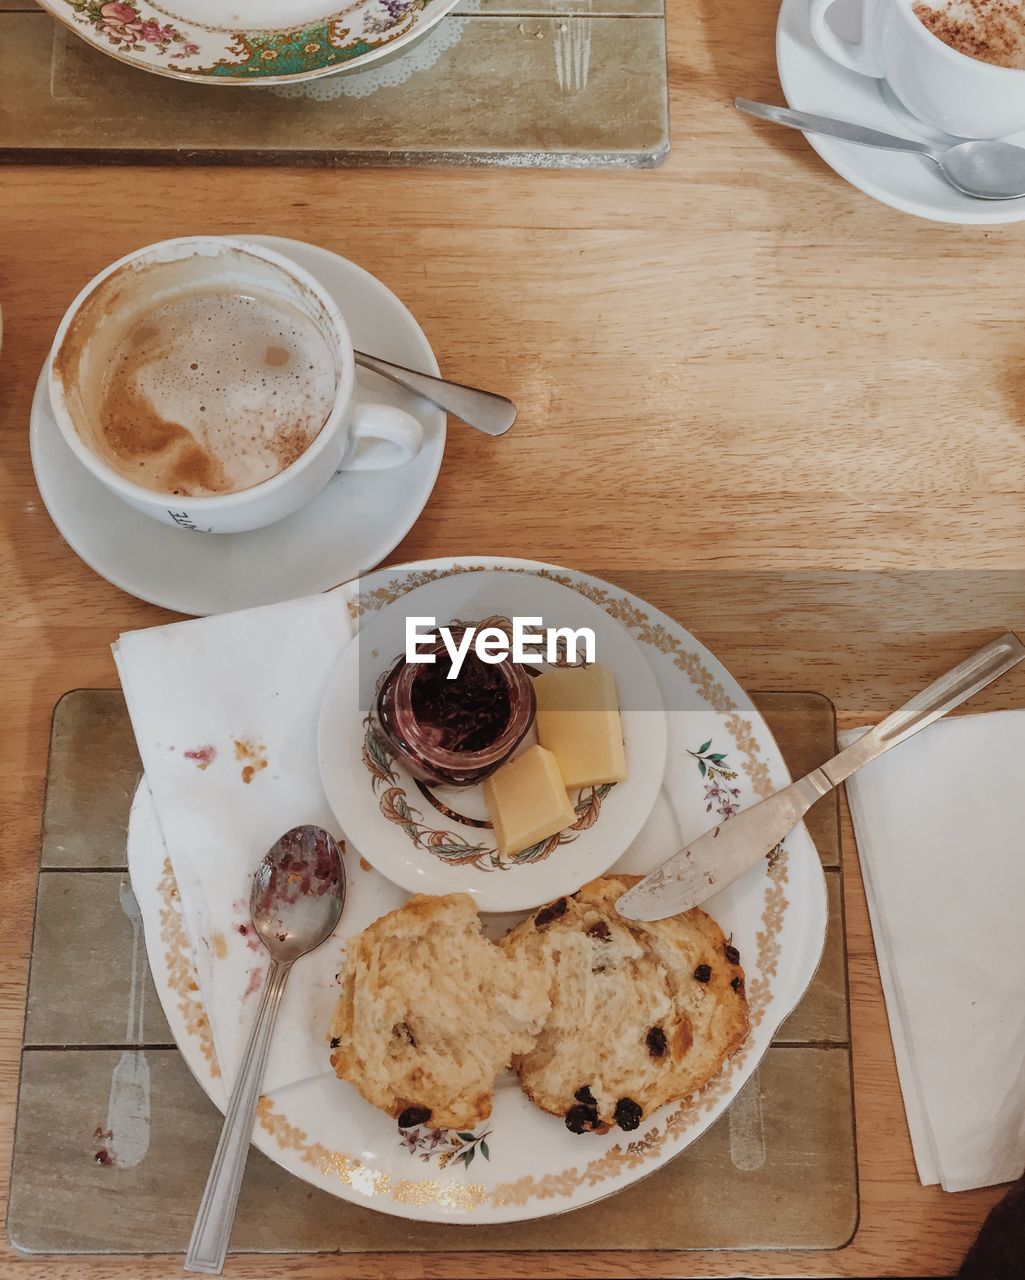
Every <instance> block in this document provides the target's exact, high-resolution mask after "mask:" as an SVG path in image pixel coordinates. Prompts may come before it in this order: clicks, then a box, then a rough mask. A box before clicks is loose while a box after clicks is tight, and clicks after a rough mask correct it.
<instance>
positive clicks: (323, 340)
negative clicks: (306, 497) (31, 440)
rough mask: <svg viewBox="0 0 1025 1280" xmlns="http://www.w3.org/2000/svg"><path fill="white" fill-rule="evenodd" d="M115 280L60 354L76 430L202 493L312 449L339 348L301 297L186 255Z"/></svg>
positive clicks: (131, 468)
mask: <svg viewBox="0 0 1025 1280" xmlns="http://www.w3.org/2000/svg"><path fill="white" fill-rule="evenodd" d="M153 273H157V274H155V275H154V278H153V279H152V281H151V280H149V279H148V278H147V276H148V275H150V274H153ZM112 281H113V284H112V285H111V282H108V285H109V286H111V287H108V288H106V289H105V290H103V289H101V290H100V291H98V294H97V296H95V297H93V298H90V299H88V300H87V301H86V303H85V304H84V305H83V307H82V309H81V311H80V312H79V314H78V315H77V316H76V319H75V322H74V324H73V325H72V327H71V329H69V331H68V333H67V335H66V337H65V340H64V342H63V343H62V345H61V349H60V351H59V352H58V353H57V356H56V358H55V361H54V368H55V372H56V373H57V375H58V376H59V377H61V379H62V381H63V382H64V384H65V385H66V386H69V387H70V388H72V390H73V394H74V399H75V401H76V402H77V407H76V411H75V414H74V416H75V422H76V428H77V430H78V432H79V434H80V435H81V436H82V438H83V440H84V442H85V443H86V444H88V446H89V447H90V449H91V450H92V451H93V452H94V453H95V454H96V455H97V456H98V457H100V458H101V459H102V460H103V461H104V462H106V463H107V464H108V466H110V467H112V468H113V469H114V470H115V471H116V472H117V473H118V474H119V475H121V476H123V477H124V478H125V479H126V480H131V481H133V482H134V483H136V484H138V485H142V486H143V487H145V488H147V489H151V490H154V491H156V492H158V493H166V494H174V495H176V496H189V497H197V496H203V495H209V494H225V493H234V492H238V491H241V490H244V489H249V488H252V487H253V486H254V485H257V484H260V483H261V482H263V481H265V480H268V479H269V478H270V477H272V476H274V475H277V474H278V473H279V472H281V471H284V470H285V468H286V467H288V466H290V465H291V464H292V463H293V462H295V461H296V460H297V459H298V458H299V457H300V456H301V455H302V453H303V452H304V451H305V450H306V449H308V448H309V446H310V445H311V444H312V443H313V441H314V440H315V439H316V438H317V436H318V434H319V433H320V430H321V428H322V427H323V425H324V423H325V422H326V421H327V419H328V417H329V415H330V413H331V409H332V405H333V403H334V398H335V394H336V385H337V357H336V353H335V352H334V351H333V349H332V347H331V344H330V342H329V340H328V338H327V336H326V335H325V331H324V328H323V327H322V326H321V325H319V324H318V323H317V322H316V321H315V319H314V318H313V316H312V315H311V314H310V313H309V312H308V311H307V310H304V309H303V308H302V307H301V306H300V305H298V303H297V301H295V300H293V299H291V298H289V297H287V296H286V295H285V294H283V293H280V292H278V291H276V290H275V289H273V288H263V287H262V286H260V285H254V284H250V283H246V284H244V285H242V284H240V282H239V281H238V280H232V279H231V278H230V277H229V278H224V279H221V280H218V279H216V278H214V279H211V278H210V277H209V273H208V271H207V272H203V271H202V270H201V269H195V268H192V267H190V265H189V264H188V263H186V264H173V265H172V266H170V267H160V268H150V269H149V271H148V272H145V271H144V272H142V273H136V275H135V276H134V277H133V276H131V275H129V276H128V278H127V279H126V280H124V281H119V280H118V277H113V278H112ZM154 286H158V287H154ZM76 326H77V331H76Z"/></svg>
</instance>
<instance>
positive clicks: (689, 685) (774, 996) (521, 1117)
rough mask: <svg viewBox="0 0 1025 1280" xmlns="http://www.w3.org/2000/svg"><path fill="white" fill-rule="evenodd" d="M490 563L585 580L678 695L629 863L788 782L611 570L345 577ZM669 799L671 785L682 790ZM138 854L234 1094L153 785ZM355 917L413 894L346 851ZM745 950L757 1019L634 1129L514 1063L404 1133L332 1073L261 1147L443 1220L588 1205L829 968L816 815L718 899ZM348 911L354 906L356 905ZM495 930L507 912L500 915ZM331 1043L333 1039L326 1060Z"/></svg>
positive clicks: (199, 1044)
mask: <svg viewBox="0 0 1025 1280" xmlns="http://www.w3.org/2000/svg"><path fill="white" fill-rule="evenodd" d="M480 569H497V570H500V571H502V572H504V573H509V574H510V575H535V576H539V577H542V578H545V579H547V580H550V581H554V582H558V583H561V584H562V585H564V586H569V587H572V588H573V589H574V590H576V591H579V592H580V593H581V594H582V595H584V596H586V598H587V599H589V600H590V601H591V602H592V603H593V604H596V605H597V606H598V607H600V608H602V609H605V610H606V611H607V612H608V613H609V614H611V615H612V616H613V617H615V618H617V619H618V620H619V621H620V622H621V623H622V624H623V625H624V626H625V627H626V628H627V630H628V631H629V632H630V633H631V635H632V636H633V638H634V639H635V640H636V641H638V643H639V644H640V647H641V650H642V652H643V653H644V656H645V658H646V660H647V661H648V663H649V664H650V666H651V669H652V672H653V674H654V676H655V679H656V680H657V682H658V685H659V689H660V691H661V694H662V701H663V703H664V705H665V707H666V716H667V728H668V739H669V743H668V752H667V756H666V774H665V785H664V787H663V790H662V792H661V793H660V795H659V798H658V800H657V801H656V803H655V806H654V808H653V809H652V812H651V814H650V815H649V818H648V821H647V822H646V823H645V825H644V827H643V828H642V830H641V833H640V835H639V836H638V838H637V839H636V840H635V841H634V843H633V844H632V845H631V847H630V849H629V850H628V851H627V853H626V854H625V855H624V857H623V858H622V859H621V860H620V862H619V863H618V864H617V869H618V870H624V871H631V872H641V871H645V870H648V869H650V868H651V867H652V866H654V865H655V864H656V863H657V862H658V861H659V860H661V859H662V858H664V857H665V856H667V854H669V853H671V852H673V851H674V850H675V849H676V848H677V847H679V845H681V844H683V843H685V842H686V840H688V839H690V838H692V837H693V836H695V835H697V834H698V833H699V832H701V831H703V830H705V829H706V828H707V827H708V825H709V823H710V822H712V821H718V820H720V819H721V818H722V817H724V816H726V817H728V816H729V815H730V814H731V813H733V812H735V811H736V810H737V809H738V808H743V807H745V806H746V805H748V804H751V803H753V802H754V801H755V800H757V799H758V798H759V797H761V796H764V795H766V794H768V793H770V792H771V791H773V790H775V789H777V788H778V787H781V786H783V785H785V784H786V783H787V782H788V781H789V775H788V773H787V770H786V766H785V765H784V763H783V758H782V756H781V754H780V752H779V748H778V747H777V746H776V743H775V742H774V740H773V738H772V735H771V733H770V732H769V729H768V727H767V726H766V724H765V722H764V720H762V718H761V716H760V715H759V713H758V711H757V710H756V709H755V707H754V705H753V704H752V702H751V700H750V699H749V698H748V696H747V695H746V694H745V693H744V692H743V690H742V689H741V688H740V686H739V685H738V684H737V682H736V681H735V680H734V679H733V677H732V676H731V675H730V674H729V672H728V671H726V669H725V668H724V667H723V666H722V665H721V664H720V663H719V662H718V661H717V659H716V658H714V657H713V656H712V654H711V653H709V652H708V650H707V649H705V648H704V646H703V645H701V644H700V643H699V642H698V641H697V640H696V639H695V638H694V637H693V636H692V635H690V633H689V632H688V631H686V630H685V629H684V628H683V627H682V626H681V625H680V624H679V623H678V622H675V621H674V620H673V619H671V618H669V617H668V616H666V615H665V614H663V613H661V612H660V611H659V610H657V609H655V608H654V607H653V606H651V605H649V604H646V603H645V602H644V601H643V600H641V599H639V598H638V597H636V596H633V595H631V594H630V593H628V592H626V591H623V590H621V589H620V588H618V587H615V586H612V585H610V584H609V583H606V582H602V581H600V580H599V579H597V578H592V577H588V576H587V575H584V574H580V573H576V572H575V571H571V570H566V569H556V568H552V567H550V566H545V565H541V564H537V563H533V562H529V561H521V560H503V559H493V558H478V559H468V558H459V559H448V560H436V561H431V562H424V563H420V564H414V565H407V566H402V567H399V568H394V569H383V570H378V571H377V572H375V573H373V574H370V575H368V576H367V577H364V578H363V579H360V580H358V581H356V582H355V583H352V584H349V585H348V586H346V587H343V588H340V589H341V590H345V591H346V592H347V593H348V595H349V598H350V611H351V613H352V616H353V618H354V620H356V621H357V622H360V621H365V620H366V619H368V618H370V617H372V616H373V615H374V614H376V613H377V612H378V611H380V610H381V609H383V608H384V606H385V605H387V604H389V603H391V602H392V601H394V600H396V599H399V598H400V597H401V596H403V595H404V594H406V593H407V592H409V591H412V590H414V589H415V588H417V587H420V586H423V585H424V583H426V582H430V581H433V580H435V579H437V578H441V577H446V576H449V575H455V574H460V573H466V572H470V571H475V570H480ZM670 796H671V799H670ZM128 865H129V871H130V873H131V878H132V885H133V888H134V890H135V893H136V896H137V898H138V900H139V905H140V908H141V910H142V915H143V921H144V925H145V934H146V945H147V951H148V955H149V961H150V966H151V969H152V972H153V978H154V982H155V984H156V988H157V991H158V993H159V995H160V999H161V1003H162V1005H163V1008H164V1012H165V1014H166V1016H167V1019H168V1023H169V1024H170V1027H171V1029H172V1031H173V1033H174V1036H175V1039H176V1041H177V1043H178V1045H179V1047H180V1049H181V1051H182V1054H183V1056H184V1058H185V1060H186V1062H187V1063H188V1064H189V1066H190V1067H191V1068H192V1070H193V1072H194V1073H195V1075H196V1077H197V1079H198V1080H199V1081H200V1083H201V1084H202V1085H203V1087H204V1088H205V1089H206V1091H207V1092H208V1093H209V1094H210V1096H211V1098H212V1099H213V1100H214V1102H215V1103H217V1105H218V1106H220V1107H221V1108H222V1109H223V1107H224V1103H225V1095H224V1088H223V1084H222V1082H221V1080H220V1077H219V1072H218V1068H217V1063H216V1060H215V1056H214V1051H213V1046H212V1040H211V1036H210V1030H209V1027H208V1025H207V1023H206V1015H205V1011H204V1009H203V1006H202V1001H201V999H200V996H199V993H198V990H197V987H196V981H195V967H194V965H193V961H192V956H191V953H190V951H189V947H188V943H187V942H186V939H185V933H184V929H183V926H182V922H181V916H180V911H179V908H178V903H177V889H176V885H175V882H174V876H173V873H172V871H171V866H170V863H169V861H168V860H167V858H166V854H165V850H164V846H163V842H162V840H161V838H160V834H159V829H158V827H157V824H156V819H155V816H154V814H153V809H152V804H151V802H150V800H149V793H148V791H147V790H146V788H145V786H144V785H143V786H141V787H140V790H139V792H138V793H137V795H136V799H135V803H134V805H133V808H132V816H131V820H130V823H129V832H128ZM347 865H348V868H349V874H350V877H351V883H350V892H351V895H352V897H353V899H354V900H355V902H356V903H358V909H357V910H356V912H355V917H356V919H355V923H354V927H360V925H361V922H362V921H364V920H365V919H367V918H368V917H371V916H373V915H375V914H380V913H382V912H384V911H386V910H389V909H390V908H391V907H393V906H394V905H395V904H396V902H397V901H399V900H401V899H402V897H403V894H402V892H401V891H400V890H398V889H396V888H395V886H393V885H391V884H389V883H388V882H387V881H386V880H385V879H384V877H383V876H381V875H379V874H378V873H377V872H376V871H374V870H372V869H370V868H369V867H366V868H362V867H360V866H358V865H357V863H356V860H355V858H354V857H353V856H352V854H349V855H347ZM705 905H706V907H707V908H708V910H709V911H710V912H711V913H712V914H713V915H714V916H715V917H716V919H717V920H718V921H719V923H720V924H721V925H722V927H723V929H724V930H725V931H726V933H727V934H732V938H733V943H734V945H735V946H737V948H738V949H739V951H740V953H741V961H742V963H743V965H744V967H745V970H746V974H747V993H748V1000H749V1004H750V1013H751V1033H750V1035H749V1037H748V1039H747V1041H746V1042H745V1043H744V1045H743V1046H742V1047H741V1048H740V1049H739V1050H738V1052H737V1053H736V1054H734V1056H733V1057H732V1058H731V1059H730V1061H729V1062H728V1063H727V1064H726V1065H725V1066H724V1068H723V1070H722V1071H721V1072H720V1074H719V1075H718V1076H717V1077H716V1078H715V1079H714V1080H713V1081H712V1082H711V1083H710V1084H709V1085H708V1087H707V1088H706V1089H704V1090H702V1092H701V1093H699V1094H697V1095H695V1096H694V1097H693V1098H690V1099H687V1100H686V1101H684V1102H680V1103H674V1104H671V1105H669V1106H667V1107H663V1108H661V1109H660V1110H659V1111H656V1112H654V1113H653V1114H651V1115H650V1116H647V1117H645V1118H644V1120H643V1121H642V1123H641V1126H640V1128H639V1129H638V1130H637V1131H636V1132H633V1133H630V1134H624V1133H621V1132H620V1131H618V1130H615V1129H613V1130H612V1131H610V1132H609V1133H607V1134H604V1135H598V1134H585V1135H580V1136H577V1135H574V1134H571V1133H570V1132H569V1131H568V1130H567V1129H566V1127H565V1125H564V1124H563V1123H562V1122H561V1121H560V1120H559V1119H558V1118H557V1117H554V1116H550V1115H546V1114H544V1113H543V1112H541V1111H539V1110H537V1109H536V1108H534V1107H533V1106H532V1105H531V1104H530V1103H529V1102H528V1101H527V1100H526V1098H525V1097H524V1095H523V1094H522V1093H521V1091H520V1090H519V1088H518V1087H517V1085H516V1082H515V1080H514V1079H513V1078H512V1077H506V1078H504V1079H503V1080H501V1081H500V1082H499V1085H498V1088H497V1090H496V1095H495V1106H494V1110H493V1112H492V1114H491V1117H490V1119H489V1120H488V1121H487V1122H486V1123H485V1124H482V1125H480V1126H478V1127H477V1128H476V1129H474V1130H473V1131H472V1132H471V1131H469V1130H467V1131H465V1132H456V1131H440V1132H437V1131H432V1130H430V1129H428V1128H426V1127H424V1126H420V1127H418V1128H416V1129H411V1130H408V1131H405V1132H400V1131H399V1130H398V1128H397V1126H396V1123H395V1121H394V1120H392V1119H390V1118H389V1117H388V1116H386V1115H384V1114H383V1113H382V1112H379V1111H377V1110H375V1109H374V1108H372V1107H371V1106H369V1105H368V1104H367V1103H366V1102H364V1101H363V1100H362V1099H361V1098H360V1097H359V1095H358V1094H357V1093H356V1091H355V1090H354V1089H353V1088H352V1087H351V1086H350V1085H348V1084H346V1083H344V1082H342V1081H339V1080H337V1079H335V1077H334V1076H333V1075H332V1074H330V1072H325V1074H324V1075H323V1076H318V1077H316V1078H314V1079H310V1080H305V1081H302V1082H300V1083H298V1084H294V1085H290V1086H288V1087H287V1088H283V1089H279V1090H277V1091H276V1092H274V1093H271V1094H269V1095H266V1096H264V1097H263V1098H261V1100H260V1104H259V1108H258V1115H257V1125H256V1130H255V1133H254V1136H253V1140H254V1142H255V1143H256V1145H257V1146H258V1147H259V1148H260V1149H261V1150H262V1151H263V1152H265V1154H267V1155H268V1156H269V1157H270V1158H271V1159H272V1160H274V1161H276V1162H277V1163H278V1164H280V1165H281V1166H282V1167H283V1168H285V1169H288V1170H289V1171H290V1172H292V1173H294V1174H296V1175H297V1176H298V1177H300V1178H303V1179H305V1180H306V1181H307V1182H310V1183H311V1184H313V1185H314V1186H318V1187H321V1188H323V1189H324V1190H326V1191H329V1192H331V1193H332V1194H334V1195H337V1196H339V1197H341V1198H342V1199H345V1200H349V1201H352V1202H354V1203H357V1204H362V1205H364V1206H367V1207H369V1208H374V1209H378V1210H381V1211H382V1212H385V1213H391V1214H394V1215H396V1216H399V1217H404V1218H413V1219H419V1220H423V1221H432V1222H441V1221H444V1222H472V1223H487V1222H514V1221H519V1220H523V1219H528V1218H537V1217H544V1216H546V1215H548V1214H554V1213H561V1212H563V1211H565V1210H567V1209H574V1208H578V1207H580V1206H582V1205H585V1204H589V1203H591V1202H592V1201H595V1200H599V1199H601V1198H602V1197H604V1196H606V1195H609V1194H611V1193H613V1192H615V1191H619V1190H621V1189H622V1188H624V1187H627V1186H629V1185H630V1184H631V1183H633V1182H636V1181H637V1180H638V1179H640V1178H642V1177H644V1176H645V1175H646V1174H648V1173H651V1172H653V1171H654V1170H655V1169H657V1168H659V1167H660V1166H661V1165H663V1164H665V1163H666V1162H667V1161H668V1160H671V1159H672V1158H673V1157H674V1156H676V1155H679V1153H680V1152H681V1151H683V1150H684V1149H685V1148H686V1147H688V1146H689V1145H690V1144H691V1143H692V1142H693V1141H694V1140H695V1139H696V1138H698V1137H699V1136H700V1135H701V1134H702V1133H704V1132H705V1130H706V1129H707V1128H708V1127H709V1126H710V1125H711V1124H712V1123H713V1122H714V1121H715V1120H716V1119H717V1118H718V1117H719V1116H720V1115H721V1114H722V1113H723V1112H724V1111H725V1110H726V1108H727V1107H728V1106H729V1104H730V1103H731V1102H732V1100H733V1099H734V1098H735V1097H736V1096H737V1094H738V1093H739V1092H740V1090H741V1088H742V1087H743V1085H744V1084H745V1082H746V1081H747V1080H748V1079H749V1078H750V1076H751V1074H752V1073H753V1071H754V1070H755V1068H756V1067H757V1065H758V1062H759V1060H760V1059H761V1057H762V1055H763V1054H764V1053H765V1051H766V1050H767V1049H768V1047H769V1044H770V1041H771V1039H772V1036H773V1034H774V1032H775V1030H776V1028H777V1027H778V1026H779V1025H780V1023H781V1022H782V1021H783V1019H784V1018H785V1017H786V1016H787V1015H788V1014H789V1013H790V1012H791V1010H792V1009H793V1008H794V1006H795V1005H796V1004H797V1002H798V1000H800V998H801V996H802V995H803V993H804V991H805V989H806V988H807V986H808V983H809V982H810V981H811V978H812V976H813V975H814V972H815V969H816V967H817V965H818V961H819V957H820V955H821V951H822V945H823V941H824V939H825V930H826V895H825V881H824V877H823V874H822V869H821V867H820V864H819V859H818V855H817V853H816V851H815V847H814V845H813V844H812V841H811V838H810V837H809V835H808V832H807V830H806V829H805V828H804V826H803V825H802V826H800V827H798V828H797V829H796V830H795V831H793V832H792V833H791V835H790V836H788V837H787V839H786V841H785V843H784V846H783V849H782V851H781V852H780V853H778V854H777V855H776V856H774V857H773V858H770V859H766V860H765V861H764V862H762V863H760V864H759V865H758V866H757V867H755V868H754V869H752V870H751V871H750V872H749V873H748V874H747V875H746V876H744V877H743V879H741V880H739V881H737V882H736V883H735V884H733V885H731V886H730V887H729V888H728V889H727V890H726V891H724V892H723V893H721V894H719V895H718V896H717V897H715V898H713V899H711V900H710V901H709V902H708V903H706V904H705ZM348 910H349V907H348V905H347V907H346V911H348ZM488 919H489V921H490V922H491V927H492V929H493V928H494V927H496V926H498V925H499V923H501V924H502V925H504V924H505V923H506V921H505V920H501V921H500V919H499V918H498V917H489V918H488ZM327 1055H328V1048H327V1045H326V1044H325V1063H326V1062H327Z"/></svg>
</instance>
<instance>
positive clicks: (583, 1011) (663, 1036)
mask: <svg viewBox="0 0 1025 1280" xmlns="http://www.w3.org/2000/svg"><path fill="white" fill-rule="evenodd" d="M639 879H640V877H639V876H608V877H606V878H605V879H602V880H592V881H591V883H590V884H586V885H584V887H583V888H582V889H580V890H579V891H578V892H577V893H575V894H574V895H573V896H572V897H570V898H559V899H558V901H557V902H553V903H551V904H549V905H548V906H546V907H542V908H541V910H540V911H537V912H535V913H534V914H533V915H532V916H529V917H528V918H527V919H526V920H524V921H522V922H521V923H520V924H518V925H516V926H515V928H513V929H512V930H510V932H509V933H507V934H506V936H505V937H504V938H503V939H502V942H501V944H500V945H501V946H502V947H503V948H504V949H505V951H506V953H507V954H508V955H509V957H510V959H512V960H513V961H514V963H515V965H516V969H517V971H518V972H519V973H520V974H521V975H522V976H523V977H524V979H525V980H526V977H527V975H528V974H531V973H534V974H543V975H544V976H545V979H546V980H547V982H548V983H549V990H550V993H551V1010H550V1012H549V1014H548V1017H547V1019H546V1020H545V1024H544V1027H543V1028H542V1030H541V1033H540V1035H539V1036H538V1037H537V1040H536V1041H535V1043H534V1045H533V1047H531V1048H529V1049H527V1050H524V1051H522V1052H521V1053H520V1055H519V1056H518V1057H517V1058H516V1059H515V1060H514V1062H513V1066H514V1067H515V1068H516V1071H517V1072H518V1073H519V1077H520V1082H521V1084H522V1085H523V1089H524V1091H525V1092H526V1094H527V1096H528V1097H529V1098H530V1099H531V1100H532V1101H533V1102H535V1103H537V1105H538V1106H539V1107H542V1108H543V1109H544V1110H545V1111H551V1112H553V1113H554V1114H556V1115H561V1116H564V1117H565V1120H566V1125H567V1127H568V1128H569V1129H571V1130H572V1131H573V1132H574V1133H584V1132H588V1131H591V1130H594V1129H598V1128H600V1127H602V1126H608V1125H612V1124H618V1125H619V1127H620V1128H621V1129H636V1128H637V1126H638V1125H639V1124H640V1123H641V1120H642V1118H643V1117H644V1116H645V1115H647V1114H648V1113H649V1112H651V1111H654V1110H655V1109H656V1108H657V1107H661V1106H663V1105H664V1104H665V1103H667V1102H672V1101H674V1100H675V1099H677V1098H684V1097H687V1096H688V1095H689V1094H692V1093H695V1092H696V1091H697V1090H698V1089H700V1088H702V1087H703V1086H704V1085H706V1084H707V1083H708V1081H709V1080H711V1079H712V1077H713V1076H714V1075H715V1074H716V1072H718V1071H719V1069H720V1068H721V1067H722V1064H723V1063H724V1062H725V1061H726V1059H727V1058H728V1057H729V1056H730V1054H731V1053H733V1052H734V1050H735V1049H736V1048H737V1047H738V1046H739V1045H740V1043H741V1042H742V1041H743V1039H744V1037H745V1036H746V1035H747V1031H748V1014H747V997H746V995H745V993H744V971H743V969H742V968H741V967H740V963H739V962H740V957H739V955H738V953H737V951H736V949H735V948H734V947H733V946H731V945H730V943H729V942H728V941H727V939H726V938H725V937H724V936H723V932H722V930H721V929H720V928H719V926H718V925H717V924H716V923H715V921H714V920H713V919H712V918H711V917H710V916H708V915H706V914H705V912H704V911H701V910H700V909H699V908H694V909H693V910H691V911H688V912H686V914H684V915H682V916H674V917H672V918H671V919H668V920H657V921H653V922H651V923H641V922H638V921H634V920H625V919H623V918H622V917H621V916H619V915H618V914H617V912H616V909H615V902H616V899H617V898H618V897H619V895H620V894H621V893H623V892H624V891H625V890H626V889H628V888H630V886H631V885H633V884H636V883H637V881H638V880H639Z"/></svg>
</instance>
